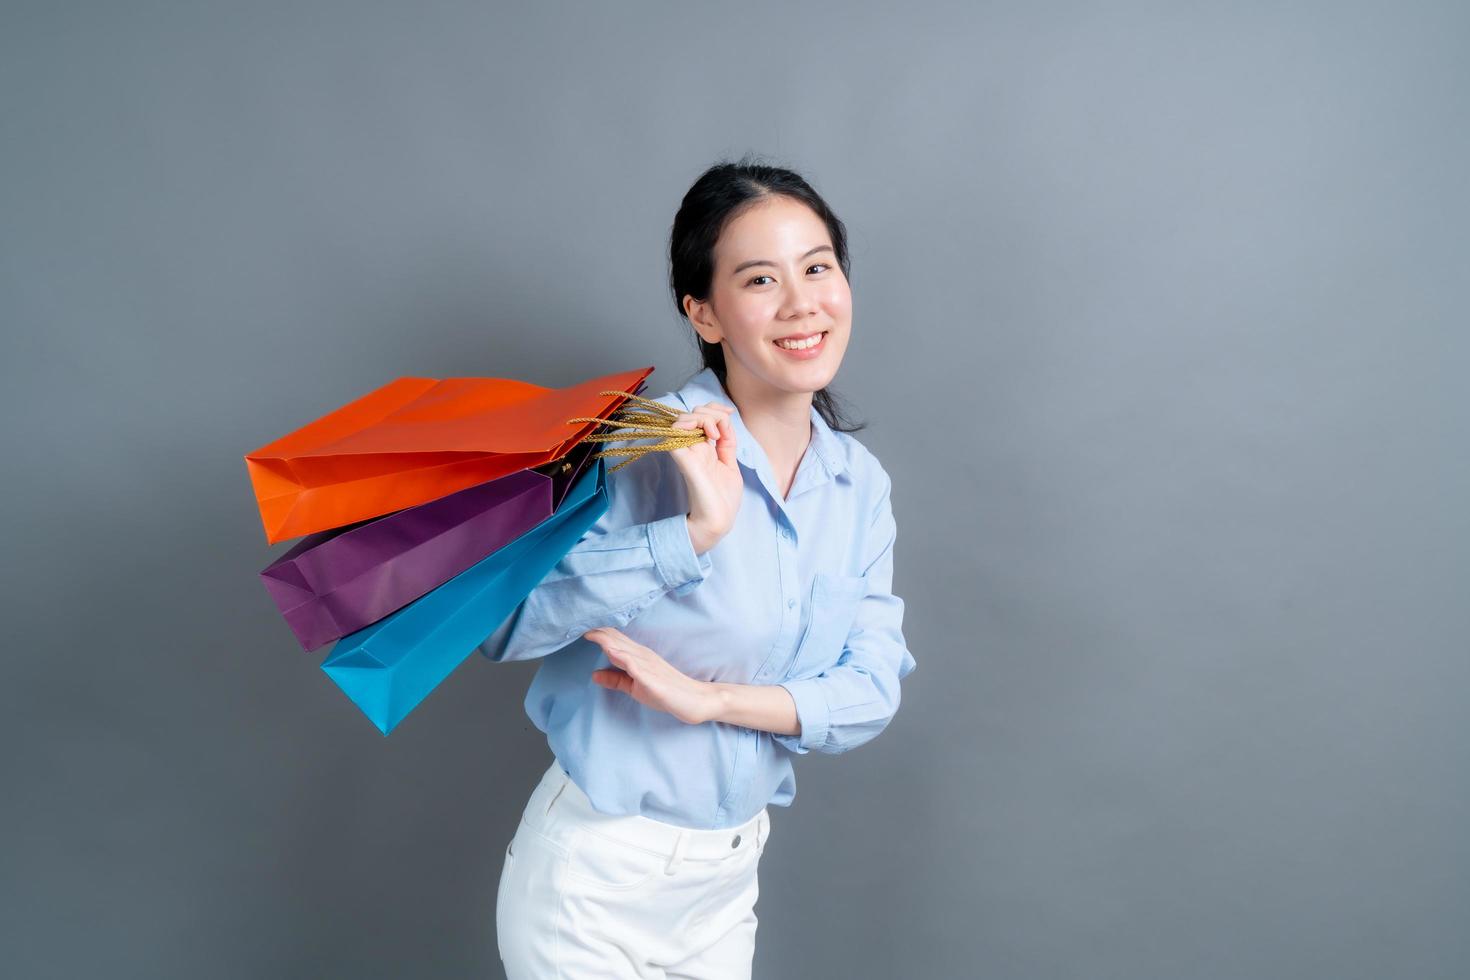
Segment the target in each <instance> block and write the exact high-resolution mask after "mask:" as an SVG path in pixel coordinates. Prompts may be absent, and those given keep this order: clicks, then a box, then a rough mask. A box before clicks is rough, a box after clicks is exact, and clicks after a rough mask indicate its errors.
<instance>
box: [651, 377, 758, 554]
mask: <svg viewBox="0 0 1470 980" xmlns="http://www.w3.org/2000/svg"><path fill="white" fill-rule="evenodd" d="M733 411H734V409H733V408H731V407H730V406H729V405H722V404H720V403H719V402H706V403H705V404H703V405H698V406H696V407H695V408H693V409H691V410H690V411H688V412H685V413H683V414H681V415H680V416H679V417H678V418H677V419H675V420H674V421H673V422H672V423H670V425H671V426H672V427H673V428H675V429H694V428H701V429H704V431H705V433H706V434H707V435H708V436H709V438H707V439H706V440H705V441H704V442H701V443H697V444H695V445H693V446H682V447H680V448H679V449H674V450H671V451H670V452H669V455H670V456H672V457H674V463H675V464H676V465H677V466H678V467H679V472H680V473H682V474H683V475H684V486H685V487H686V488H687V489H688V491H689V514H688V517H689V540H690V541H692V542H693V543H694V551H695V553H696V554H703V553H704V552H706V551H708V550H709V549H711V548H713V547H714V546H715V544H716V543H717V542H718V541H719V540H720V539H721V538H723V537H724V536H725V535H726V534H728V533H729V531H730V528H731V527H733V526H734V524H735V515H736V513H738V512H739V510H740V498H741V497H742V496H743V495H744V493H745V478H744V477H742V476H741V475H740V464H739V463H737V462H736V461H735V428H734V426H732V425H731V424H730V413H731V412H733Z"/></svg>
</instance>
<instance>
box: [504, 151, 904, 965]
mask: <svg viewBox="0 0 1470 980" xmlns="http://www.w3.org/2000/svg"><path fill="white" fill-rule="evenodd" d="M669 254H670V267H671V271H670V285H671V287H672V289H673V291H674V298H675V301H676V302H677V303H678V306H679V310H680V313H681V314H682V315H683V316H685V317H687V319H688V321H689V323H690V325H691V327H692V329H693V332H694V336H695V337H696V338H697V340H698V343H699V347H700V351H701V354H702V356H703V359H704V368H703V370H701V371H699V372H698V373H697V374H695V375H694V376H693V377H692V378H690V379H689V380H688V381H687V382H686V383H685V384H684V385H683V387H681V388H679V389H677V390H675V391H670V392H667V393H665V394H664V395H663V396H661V397H660V398H658V399H656V400H657V401H659V402H661V403H663V404H666V405H668V406H669V407H670V408H673V409H676V410H677V411H678V412H679V413H680V414H679V417H678V419H677V420H676V421H675V422H674V423H673V425H674V426H675V427H679V428H687V427H693V426H695V425H698V426H701V427H703V428H704V429H705V431H706V432H708V433H710V438H709V439H708V440H706V441H704V442H699V443H696V444H694V445H689V446H684V447H681V448H678V449H675V450H673V451H671V452H665V453H649V454H647V455H646V456H643V457H641V458H640V459H638V460H637V462H636V463H634V464H633V465H630V466H627V467H625V468H624V469H622V470H619V471H618V472H617V473H616V474H613V473H610V474H609V475H608V479H607V490H608V509H607V511H606V513H605V514H604V515H603V516H602V517H601V518H600V519H599V520H598V521H597V523H596V524H594V525H593V526H592V527H591V528H590V529H589V530H588V532H587V534H586V535H585V536H584V537H583V538H582V540H581V541H580V542H579V543H578V544H577V545H576V546H575V547H573V548H572V549H571V551H570V552H568V553H567V554H566V556H565V557H564V558H563V559H562V560H561V561H560V562H559V563H558V565H557V566H556V567H555V568H554V569H553V570H552V571H551V572H550V573H549V574H548V575H547V576H546V577H545V578H544V579H543V580H542V581H541V582H540V584H539V585H538V586H537V587H536V589H535V590H534V591H532V593H531V594H530V595H529V596H527V597H526V599H525V601H524V602H522V603H521V605H520V606H519V607H518V608H517V609H516V610H515V612H514V613H512V615H511V617H510V618H509V619H508V620H506V622H505V623H504V624H503V625H502V626H501V628H500V629H499V630H498V631H497V632H496V633H495V634H493V635H492V636H491V637H489V638H488V639H487V640H486V641H485V642H484V643H483V644H482V645H481V650H482V652H483V653H484V654H485V655H486V656H487V657H489V658H490V659H492V660H495V661H504V660H530V659H536V658H540V659H541V660H542V663H541V666H540V669H539V670H538V671H537V673H536V676H535V678H534V679H533V680H532V682H531V689H530V691H529V692H528V693H527V695H526V699H525V704H526V709H527V711H528V713H529V714H530V717H531V719H532V721H533V722H534V723H535V725H536V727H537V728H538V729H540V730H541V731H543V732H545V733H546V735H547V740H548V742H549V743H550V745H551V748H552V751H553V753H554V755H555V760H554V761H553V763H552V764H551V766H550V768H549V769H547V771H546V773H545V774H544V776H543V777H542V780H541V783H540V785H539V786H538V787H537V788H536V791H535V792H534V793H533V794H532V796H531V800H530V802H529V803H528V804H527V805H526V808H525V811H524V814H523V817H522V820H521V823H520V826H519V828H518V830H517V832H516V835H515V838H514V840H513V841H512V842H511V844H510V846H509V847H508V848H507V849H506V856H505V863H504V865H503V868H502V872H501V882H500V889H499V898H498V899H497V905H496V928H497V930H498V932H499V938H500V949H501V955H502V958H503V960H504V961H505V968H506V972H507V975H508V976H509V977H511V978H512V980H516V978H521V977H546V976H562V977H569V978H575V977H594V976H595V977H646V976H663V975H666V974H667V975H679V976H689V977H732V978H733V977H741V978H748V977H749V976H750V971H751V963H752V958H753V955H754V949H755V932H756V921H757V920H756V914H755V908H754V906H755V900H756V896H757V894H758V890H759V889H758V884H757V870H758V866H759V862H760V856H761V854H762V852H763V850H764V846H765V840H766V837H767V835H768V832H769V829H770V817H769V809H768V808H769V806H773V805H774V806H790V805H791V803H792V801H793V800H794V799H795V796H796V776H795V772H794V771H793V768H792V759H793V758H794V757H795V756H797V755H803V754H806V753H809V752H812V751H816V752H818V753H823V754H829V755H835V754H838V753H842V752H846V751H848V750H850V749H854V748H857V747H858V746H860V745H863V744H864V743H866V742H868V741H869V740H871V739H873V738H874V737H876V736H877V735H878V734H879V733H880V732H882V731H883V729H884V728H885V727H886V726H887V725H888V723H889V721H890V720H891V719H892V718H893V717H894V714H895V713H896V712H897V710H898V706H899V700H900V681H901V680H902V679H903V678H904V677H906V676H908V674H909V673H910V672H911V671H912V670H913V669H914V667H915V663H914V658H913V656H912V655H911V654H910V653H909V650H908V647H907V643H906V641H905V639H904V635H903V630H902V621H903V600H902V599H900V598H898V596H896V595H894V594H893V591H892V583H893V546H894V541H895V538H896V526H895V523H894V518H893V509H892V506H891V488H892V483H891V481H890V480H889V477H888V474H887V472H886V471H885V470H884V469H883V467H882V465H880V464H879V462H878V460H877V458H876V457H874V456H873V454H872V453H871V452H869V451H868V450H867V449H866V448H865V447H864V446H863V445H862V443H860V442H858V440H857V439H856V438H855V437H854V436H853V435H852V434H851V433H852V432H854V431H856V430H857V429H858V428H861V426H853V425H850V424H849V423H847V422H846V421H845V420H844V419H843V418H842V416H841V413H840V412H839V411H838V410H837V406H836V400H835V398H834V397H833V396H832V394H831V393H830V392H829V391H828V388H827V386H828V385H829V384H830V383H831V381H832V379H833V377H834V376H835V375H836V373H837V369H838V367H839V366H840V364H841V362H842V358H843V355H844V354H845V353H846V350H847V345H848V342H849V339H850V337H851V333H852V293H851V290H850V288H849V286H848V279H847V270H848V265H847V244H846V235H845V232H844V229H843V226H842V223H841V222H840V221H838V220H837V218H836V216H835V215H833V214H832V212H831V210H830V209H829V208H828V207H827V205H826V203H825V202H824V201H823V200H822V199H821V198H820V197H819V196H818V195H817V194H816V192H815V191H814V190H812V188H811V187H810V185H808V184H807V182H806V181H805V180H803V179H802V178H801V177H800V176H798V175H797V174H795V173H792V172H791V171H789V170H785V169H781V168H775V167H768V166H761V165H756V164H753V163H750V162H748V161H742V162H740V163H723V164H719V165H717V166H715V167H712V168H711V169H710V170H708V171H706V172H705V173H704V174H703V175H702V176H701V177H700V178H699V179H698V180H697V181H696V182H695V184H694V186H693V187H691V188H690V190H689V192H688V193H687V194H686V195H685V197H684V200H683V203H682V205H681V206H680V208H679V212H678V214H677V216H676V217H675V219H674V225H673V229H672V233H671V237H670V246H669ZM634 441H636V440H634Z"/></svg>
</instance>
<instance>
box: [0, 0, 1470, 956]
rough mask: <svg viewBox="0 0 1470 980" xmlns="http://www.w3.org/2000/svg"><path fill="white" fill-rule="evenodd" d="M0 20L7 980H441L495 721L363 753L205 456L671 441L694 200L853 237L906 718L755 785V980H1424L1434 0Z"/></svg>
mask: <svg viewBox="0 0 1470 980" xmlns="http://www.w3.org/2000/svg"><path fill="white" fill-rule="evenodd" d="M3 10H4V13H3V21H0V126H3V131H0V136H3V146H4V149H3V156H0V178H3V179H0V213H3V227H4V235H3V248H4V251H3V257H0V304H3V305H0V318H3V322H4V325H5V357H4V367H3V392H4V416H3V417H4V419H5V423H4V433H5V435H4V439H5V444H4V450H5V460H6V464H5V480H4V486H5V506H4V508H3V511H4V514H5V524H6V526H5V542H4V544H5V552H6V559H5V562H4V575H5V581H4V583H3V592H0V594H3V596H4V601H5V606H6V608H5V619H4V625H5V627H6V636H7V655H6V671H5V679H4V681H3V683H0V691H3V698H4V703H3V705H0V708H3V712H0V717H3V718H4V720H5V725H6V729H7V732H6V737H5V770H6V771H5V774H4V785H5V787H6V799H5V802H4V805H3V808H0V810H3V816H0V819H3V827H0V830H3V832H4V840H5V842H6V856H5V860H4V862H3V875H4V879H3V892H0V899H3V902H4V907H3V909H0V930H3V934H0V946H3V948H4V949H5V950H6V953H5V955H6V958H7V962H6V970H5V972H6V974H7V975H9V976H19V977H67V978H74V977H89V976H104V975H105V976H109V977H230V978H233V977H312V978H315V977H339V976H341V977H345V976H358V977H394V976H409V975H413V976H417V977H429V976H444V977H460V976H498V975H500V974H499V964H498V961H497V957H496V952H495V935H494V921H493V911H494V897H495V890H496V884H497V880H498V875H499V871H500V859H501V854H502V851H503V847H504V843H505V841H506V840H508V839H509V836H510V834H511V833H512V831H513V829H514V826H515V823H516V820H517V818H518V815H519V812H520V808H521V807H522V805H523V804H524V801H525V798H526V797H527V795H528V794H529V792H530V790H531V788H532V787H533V786H534V784H535V780H536V778H537V776H538V775H539V774H540V772H541V771H542V769H543V768H544V767H545V765H546V764H547V762H548V761H549V758H550V755H549V750H548V749H547V748H546V746H545V742H544V740H543V739H542V737H541V736H540V734H539V733H538V732H536V731H535V730H534V729H533V728H532V727H531V725H530V724H529V722H528V721H527V719H526V718H525V717H524V715H523V713H522V710H521V705H520V701H521V697H522V694H523V692H524V690H525V687H526V684H527V683H528V682H529V679H530V676H531V672H532V671H533V670H534V669H535V665H534V664H514V665H495V664H491V663H489V662H488V661H484V660H483V659H480V658H477V659H475V660H473V661H471V662H470V663H468V664H467V665H466V666H465V667H464V668H462V669H461V670H460V671H459V672H457V673H456V674H455V676H454V677H453V678H452V679H451V680H450V681H449V682H447V683H446V684H445V685H444V686H443V687H441V688H440V690H438V691H437V692H436V693H435V694H433V695H432V696H431V698H430V699H429V700H428V701H427V702H425V704H424V705H423V706H421V707H420V708H419V709H418V710H417V711H416V712H415V713H414V714H413V715H411V716H410V718H409V719H408V720H407V721H406V722H405V723H404V724H403V726H402V727H401V728H400V729H399V730H397V731H396V732H395V733H394V734H393V735H392V737H391V738H388V739H384V738H382V737H381V736H379V735H378V734H377V733H376V731H375V730H374V729H373V728H372V727H371V726H370V725H369V724H368V723H367V722H366V720H365V719H364V718H363V717H362V716H361V715H359V714H358V713H357V711H356V709H355V708H353V707H352V706H351V705H350V704H349V703H348V702H347V701H346V699H345V698H344V697H343V696H342V694H341V693H340V692H339V691H338V690H337V689H336V688H335V687H334V686H333V685H332V684H331V682H330V681H329V680H328V679H327V678H326V677H325V676H324V675H323V674H322V673H321V672H320V671H319V670H318V669H317V666H316V664H317V661H318V659H319V657H318V656H316V655H303V653H302V651H301V650H300V649H298V648H296V647H295V645H294V641H293V639H292V638H291V637H290V635H289V633H288V632H287V630H286V629H285V627H284V625H283V624H282V623H281V622H280V620H279V617H278V615H277V614H276V613H275V610H274V607H273V606H272V605H271V604H270V602H269V600H268V598H267V596H266V594H265V591H264V589H262V588H261V586H260V583H259V581H258V580H257V578H256V572H257V571H258V570H259V569H260V568H262V567H264V565H265V564H266V563H268V562H269V561H270V560H271V558H272V557H273V556H274V555H275V554H278V553H279V552H280V551H281V550H284V548H285V547H286V546H285V545H281V546H278V547H277V548H275V549H272V548H268V547H267V546H266V545H265V542H264V535H263V533H262V530H261V527H260V524H259V518H258V515H257V514H256V511H255V505H254V499H253V497H252V496H251V494H250V489H249V485H248V481H247V479H246V472H245V467H244V464H243V462H242V459H241V457H242V456H243V455H244V453H246V452H248V451H250V450H251V449H254V448H256V447H257V446H259V445H261V444H262V443H264V442H266V441H269V440H270V439H273V438H275V437H276V436H278V435H281V434H283V433H285V432H287V431H289V430H290V429H292V428H295V427H296V426H297V425H300V424H301V423H303V422H305V421H306V420H308V419H311V418H315V417H316V416H317V415H319V414H321V413H322V412H324V411H326V410H328V409H330V408H332V407H335V406H336V405H338V404H340V403H342V402H344V401H346V400H348V399H351V398H353V397H355V396H357V395H359V394H361V393H363V392H365V391H367V390H369V389H370V388H372V387H375V386H377V385H379V384H382V383H384V382H385V381H387V380H389V379H391V378H393V377H396V376H400V375H407V374H420V375H430V376H446V375H454V374H479V375H503V376H514V377H521V378H525V379H528V380H534V381H537V382H539V383H542V384H547V385H563V384H570V383H573V382H575V381H578V380H582V379H584V378H587V377H591V376H593V375H596V374H601V373H607V372H608V371H611V370H621V369H626V368H631V367H637V366H641V365H646V364H653V365H656V366H657V371H656V372H655V374H654V375H653V376H652V377H651V378H650V386H651V387H655V388H656V389H657V390H658V391H660V392H662V391H667V390H669V389H672V388H674V387H677V386H678V385H679V384H681V383H682V382H683V380H684V379H685V378H686V377H687V376H688V374H689V373H690V372H691V371H692V370H694V369H695V368H696V367H697V362H696V359H695V353H694V347H693V344H692V342H691V341H690V340H689V334H688V329H687V328H686V327H685V326H683V325H682V324H681V322H679V321H678V320H677V319H676V318H675V315H674V313H673V311H672V304H671V302H670V300H669V299H668V297H667V296H666V295H665V285H664V282H665V266H664V262H665V254H664V248H665V241H666V236H667V232H668V227H669V223H670V221H671V219H672V217H673V213H674V210H675V208H676V207H677V204H678V201H679V198H680V196H681V195H682V194H683V192H684V190H685V189H686V188H687V187H688V185H689V183H690V182H691V181H692V180H693V179H694V177H695V176H696V175H697V174H698V173H699V172H700V171H701V170H702V169H703V168H704V167H706V166H707V165H709V164H710V163H712V162H714V161H715V160H716V159H718V158H720V157H722V156H727V155H739V154H740V153H742V152H744V151H746V150H754V151H757V152H762V153H765V154H767V155H768V156H769V157H770V158H772V159H774V160H775V161H776V162H782V163H786V164H789V165H792V166H795V167H796V168H797V169H799V170H801V171H802V172H804V173H806V174H808V175H809V176H810V178H811V179H812V180H813V181H814V182H815V184H816V185H817V187H818V189H819V190H821V191H822V192H823V193H824V194H826V195H827V196H828V197H829V199H830V201H831V203H832V204H833V206H834V207H835V208H836V210H837V211H838V213H839V214H840V215H841V216H842V217H843V218H844V219H845V220H846V221H847V222H848V224H849V227H850V229H851V233H852V255H853V283H854V303H855V307H854V310H855V318H854V331H855V332H854V339H853V344H852V346H851V348H850V351H849V353H848V356H847V359H846V362H845V363H844V365H843V367H842V370H841V373H840V375H839V377H838V384H837V388H838V390H839V391H840V392H841V393H843V394H844V395H846V396H847V397H848V398H850V399H851V401H852V404H853V405H854V406H855V407H856V409H857V411H858V413H859V414H860V415H861V416H862V417H864V418H866V419H868V420H869V421H870V422H871V423H872V424H871V426H870V428H868V429H867V430H866V431H865V432H864V433H862V434H861V435H860V438H861V439H863V440H864V441H865V443H866V444H867V445H868V446H869V447H870V448H872V449H873V450H874V452H876V453H877V454H878V456H879V458H880V459H882V460H883V462H884V464H885V465H886V467H887V468H888V469H889V471H890V472H891V473H893V474H895V483H896V486H895V490H894V506H895V509H896V512H897V517H898V521H899V527H900V537H899V544H898V552H897V590H898V591H899V592H900V594H901V595H903V596H904V597H905V599H906V600H907V603H908V606H907V619H906V632H907V635H908V637H909V640H910V643H911V647H912V649H913V651H914V654H915V656H916V659H917V661H918V663H919V665H920V669H919V671H918V672H916V673H915V674H914V676H913V678H911V679H910V680H909V681H908V682H907V683H906V689H905V696H904V705H903V708H902V710H901V711H900V713H899V715H898V717H897V719H896V720H895V722H894V723H893V725H892V726H891V727H890V728H889V730H888V731H887V732H886V733H885V734H884V735H883V736H882V737H881V738H879V739H878V740H877V741H876V742H874V743H872V744H871V745H869V746H866V747H864V748H862V749H861V750H859V752H856V753H852V754H850V755H847V756H842V757H828V756H817V755H812V756H809V757H806V758H803V759H801V760H799V762H798V765H797V769H798V778H799V781H800V787H799V790H798V796H797V800H796V802H795V806H794V807H793V808H791V809H789V810H787V809H781V810H775V812H774V818H775V819H774V827H773V837H772V839H771V844H770V848H769V850H768V851H767V853H766V857H765V859H764V862H763V866H762V869H761V885H762V890H761V898H760V902H759V904H758V906H757V909H758V913H759V914H760V917H761V927H760V932H759V939H758V950H757V954H756V975H757V976H759V977H767V978H785V977H793V978H804V977H862V978H892V977H936V978H951V977H954V978H960V977H987V978H989V977H998V978H1018V980H1021V978H1027V980H1029V978H1035V980H1058V978H1073V977H1076V978H1102V977H1117V978H1129V980H1141V978H1160V980H1164V978H1169V980H1173V978H1213V977H1242V978H1244V977H1251V978H1255V977H1291V978H1303V977H1313V978H1316V977H1321V978H1334V980H1343V978H1382V977H1389V976H1392V977H1424V978H1428V977H1451V976H1455V975H1463V974H1464V970H1465V968H1466V961H1467V956H1470V940H1467V933H1466V931H1465V930H1464V928H1463V927H1464V926H1465V924H1466V920H1467V915H1470V878H1467V872H1470V854H1467V851H1470V845H1467V837H1466V834H1465V827H1466V826H1467V824H1470V792H1467V790H1470V780H1467V773H1466V765H1465V763H1466V760H1465V753H1464V744H1465V737H1466V735H1467V725H1466V721H1467V713H1466V704H1465V702H1466V696H1465V692H1466V689H1467V684H1470V657H1467V639H1466V637H1467V627H1470V612H1467V609H1470V603H1467V602H1466V583H1467V573H1470V522H1467V518H1466V510H1465V501H1466V500H1467V499H1470V465H1467V452H1466V434H1467V424H1466V423H1467V421H1470V418H1467V415H1470V411H1467V399H1466V396H1465V394H1464V392H1463V391H1462V390H1460V389H1459V385H1460V384H1463V379H1464V377H1465V373H1466V369H1467V367H1470V362H1467V356H1466V355H1467V353H1470V349H1467V348H1470V343H1467V340H1466V337H1465V333H1464V328H1465V315H1464V290H1465V283H1466V280H1467V277H1466V274H1467V271H1470V270H1467V268H1466V265H1467V249H1466V230H1465V229H1466V220H1467V218H1470V214H1467V210H1470V209H1467V195H1466V193H1465V174H1466V173H1467V172H1470V153H1467V148H1470V147H1467V142H1470V136H1467V134H1470V126H1467V123H1470V120H1467V118H1466V115H1467V113H1466V106H1467V105H1470V98H1467V97H1470V78H1467V69H1466V60H1467V59H1466V51H1465V48H1466V38H1467V28H1470V17H1467V16H1466V14H1465V13H1464V7H1463V5H1458V9H1457V5H1455V4H1451V3H1444V4H1422V3H1416V4H1404V3H1397V4H1389V3H1382V4H1361V3H1319V4H1300V3H1299V4H1291V5H1277V4H1259V5H1256V4H1245V5H1240V4H1232V5H1226V4H1218V5H1213V6H1204V5H1192V6H1184V5H1179V4H1110V5H1107V6H1106V9H1103V7H1102V6H1101V5H1099V6H1098V7H1091V6H1088V5H1061V4H1019V3H1018V4H1013V5H1009V6H1001V5H979V4H972V3H964V4H961V3H952V4H937V3H931V4H919V5H917V6H912V7H909V8H907V9H905V10H903V11H901V12H900V11H897V10H895V9H894V7H893V5H891V4H879V3H868V4H791V3H781V4H766V3H745V4H718V5H716V4H695V3H662V4H635V5H626V4H595V3H586V4H537V5H535V6H534V7H533V6H531V5H526V6H525V8H524V9H521V10H512V9H510V8H509V7H508V6H507V5H492V4H478V5H477V4H468V3H458V4H456V3H424V2H415V3H403V4H399V5H392V4H382V3H379V4H363V3H355V4H351V3H336V4H331V3H317V2H297V3H290V4H266V3H260V4H249V3H234V4H224V3H207V2H190V3H183V2H178V3H132V4H103V3H93V4H72V3H59V2H47V3H25V4H17V3H7V4H5V6H4V8H3Z"/></svg>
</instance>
